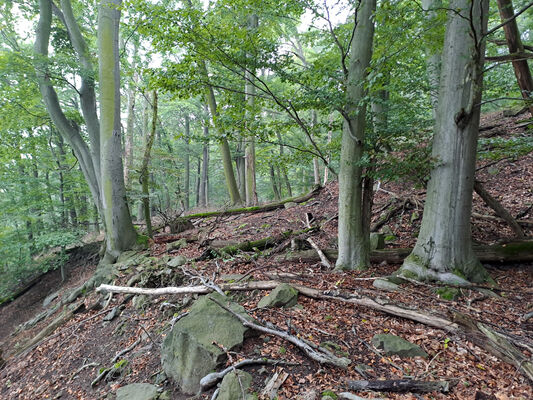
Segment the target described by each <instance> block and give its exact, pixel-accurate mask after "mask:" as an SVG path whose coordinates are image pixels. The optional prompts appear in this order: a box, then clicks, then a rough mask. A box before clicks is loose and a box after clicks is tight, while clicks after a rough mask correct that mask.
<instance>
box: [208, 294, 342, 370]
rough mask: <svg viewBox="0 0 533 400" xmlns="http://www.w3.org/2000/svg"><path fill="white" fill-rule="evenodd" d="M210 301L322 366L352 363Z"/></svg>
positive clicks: (212, 299)
mask: <svg viewBox="0 0 533 400" xmlns="http://www.w3.org/2000/svg"><path fill="white" fill-rule="evenodd" d="M210 300H211V301H213V302H214V303H215V304H217V305H218V306H219V307H221V308H223V309H224V310H226V311H227V312H229V313H230V314H232V315H233V316H234V317H235V318H237V319H238V320H239V321H241V323H242V325H243V326H245V327H247V328H251V329H254V330H256V331H259V332H263V333H267V334H269V335H275V336H279V337H280V338H282V339H285V340H286V341H288V342H290V343H292V344H294V345H295V346H297V347H298V348H300V349H301V350H302V351H303V352H304V353H305V354H306V355H307V356H308V357H309V358H311V359H312V360H315V361H317V362H319V363H320V364H328V365H333V366H335V367H339V368H347V367H348V365H350V363H351V361H350V360H349V359H348V358H345V357H337V356H335V355H333V354H331V353H330V352H328V351H326V350H325V349H323V348H321V347H318V346H316V347H314V346H311V345H310V344H309V343H307V342H304V341H303V340H301V339H298V338H297V337H296V336H293V335H289V334H288V333H287V332H284V331H281V330H279V329H274V328H267V327H264V326H261V325H258V324H255V323H253V322H250V321H248V320H247V319H246V318H244V317H242V316H241V315H239V314H237V313H235V312H233V311H232V310H231V309H229V308H228V307H226V306H225V305H224V304H222V303H220V302H219V301H217V300H216V299H215V298H210Z"/></svg>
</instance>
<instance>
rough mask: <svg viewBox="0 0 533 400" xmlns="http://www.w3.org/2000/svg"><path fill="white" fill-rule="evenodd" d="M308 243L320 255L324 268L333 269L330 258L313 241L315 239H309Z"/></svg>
mask: <svg viewBox="0 0 533 400" xmlns="http://www.w3.org/2000/svg"><path fill="white" fill-rule="evenodd" d="M307 241H308V242H309V244H310V245H311V246H312V247H313V249H315V251H316V252H317V254H318V255H319V257H320V262H321V263H322V265H323V266H324V267H326V268H327V269H332V267H331V263H330V262H329V260H328V258H327V257H326V255H325V254H324V253H323V252H322V250H320V247H318V245H317V244H316V243H315V242H314V241H313V239H311V238H307Z"/></svg>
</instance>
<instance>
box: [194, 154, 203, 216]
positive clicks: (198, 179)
mask: <svg viewBox="0 0 533 400" xmlns="http://www.w3.org/2000/svg"><path fill="white" fill-rule="evenodd" d="M201 180H202V160H201V159H200V158H198V164H197V168H196V184H195V186H196V207H198V206H199V205H200V184H201V183H200V182H201Z"/></svg>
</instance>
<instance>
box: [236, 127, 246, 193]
mask: <svg viewBox="0 0 533 400" xmlns="http://www.w3.org/2000/svg"><path fill="white" fill-rule="evenodd" d="M244 149H245V142H244V138H243V137H241V138H239V140H238V141H237V148H236V149H235V172H236V175H237V187H238V188H239V195H240V196H241V199H245V198H246V165H245V161H244V151H245V150H244Z"/></svg>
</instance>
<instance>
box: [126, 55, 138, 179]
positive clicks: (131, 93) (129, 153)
mask: <svg viewBox="0 0 533 400" xmlns="http://www.w3.org/2000/svg"><path fill="white" fill-rule="evenodd" d="M136 54H137V46H135V50H134V52H133V64H132V67H133V68H135V56H136ZM136 79H137V75H136V74H134V75H133V77H132V81H130V82H129V84H128V119H127V121H126V144H125V146H124V149H125V151H124V184H125V185H126V187H130V181H129V176H130V171H131V170H133V136H134V121H135V94H136V93H135V86H136Z"/></svg>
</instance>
